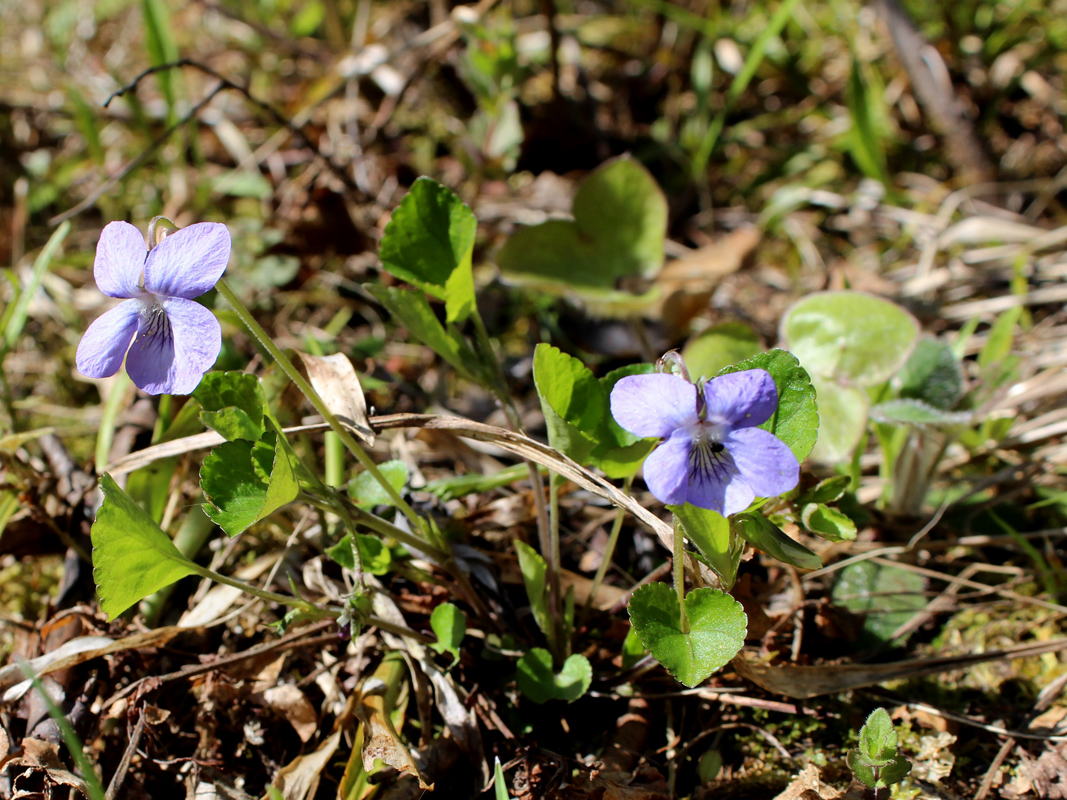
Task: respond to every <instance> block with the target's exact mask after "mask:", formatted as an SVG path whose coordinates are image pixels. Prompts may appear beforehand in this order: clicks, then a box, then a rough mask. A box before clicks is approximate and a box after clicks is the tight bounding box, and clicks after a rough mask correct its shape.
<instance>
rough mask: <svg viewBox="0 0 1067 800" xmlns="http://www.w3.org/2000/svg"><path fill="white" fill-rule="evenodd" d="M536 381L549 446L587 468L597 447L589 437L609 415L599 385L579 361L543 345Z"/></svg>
mask: <svg viewBox="0 0 1067 800" xmlns="http://www.w3.org/2000/svg"><path fill="white" fill-rule="evenodd" d="M533 377H534V386H535V387H536V388H537V396H538V398H539V399H540V401H541V410H542V412H543V413H544V415H545V425H546V427H547V428H548V442H549V444H551V445H552V446H553V447H554V448H556V449H557V450H559V451H561V452H562V453H564V454H566V455H568V456H570V457H571V458H573V459H574V460H575V461H577V462H578V463H579V464H584V463H585V462H586V459H587V458H588V456H589V454H590V452H592V450H593V447H594V446H595V444H596V442H595V440H594V439H593V438H592V437H591V436H590V434H591V433H593V432H595V431H596V430H597V428H599V427H600V425H601V420H602V419H603V417H604V415H605V414H606V413H607V403H606V402H605V399H604V394H603V391H602V390H601V388H600V383H599V382H598V381H597V379H596V378H595V377H593V373H592V372H590V370H589V368H588V367H586V366H585V364H583V363H582V362H581V361H579V360H578V359H577V358H574V357H573V356H569V355H567V354H566V353H564V352H562V351H561V350H559V349H558V348H556V347H553V346H552V345H549V344H545V343H543V342H542V343H541V344H539V345H537V348H536V349H535V350H534V361H533Z"/></svg>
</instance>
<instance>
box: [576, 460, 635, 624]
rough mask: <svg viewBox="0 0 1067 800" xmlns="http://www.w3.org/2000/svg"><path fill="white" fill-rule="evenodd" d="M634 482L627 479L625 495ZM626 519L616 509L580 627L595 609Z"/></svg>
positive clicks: (632, 479) (624, 488)
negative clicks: (601, 585)
mask: <svg viewBox="0 0 1067 800" xmlns="http://www.w3.org/2000/svg"><path fill="white" fill-rule="evenodd" d="M633 482H634V478H633V475H631V476H629V477H628V478H626V480H624V481H623V484H622V491H623V493H624V494H629V493H630V486H631V484H632V483H633ZM624 519H626V514H625V513H623V510H622V509H621V508H617V509H615V521H614V522H613V523H612V525H611V533H610V534H609V535H608V545H607V547H605V548H604V557H603V559H602V560H601V562H600V566H599V567H597V570H596V575H595V576H594V577H593V588H592V589H590V590H589V599H588V600H586V601H585V608H584V609H582V618H581V622H580V623H579V625H578V627H579V628H580V627H582V625H583V624H584V623H585V619H586V617H587V616H589V611H590V610H591V609H592V608H593V603H594V602H596V596H597V592H599V591H600V584H602V583H603V582H604V578H605V577H606V576H607V574H608V568H609V567H610V566H611V562H612V559H613V558H614V557H615V548H616V547H617V546H618V544H619V534H620V533H621V532H622V523H623V520H624Z"/></svg>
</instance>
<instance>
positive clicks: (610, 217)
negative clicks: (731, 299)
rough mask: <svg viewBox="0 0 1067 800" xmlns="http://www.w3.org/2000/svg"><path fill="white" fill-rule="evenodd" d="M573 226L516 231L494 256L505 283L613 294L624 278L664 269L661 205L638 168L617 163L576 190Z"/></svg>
mask: <svg viewBox="0 0 1067 800" xmlns="http://www.w3.org/2000/svg"><path fill="white" fill-rule="evenodd" d="M572 211H573V214H574V220H573V221H571V220H549V221H548V222H543V223H541V224H540V225H534V226H531V227H529V228H522V229H520V230H518V231H517V232H515V233H514V234H513V235H512V236H511V238H509V239H508V240H507V242H506V243H505V244H504V247H503V249H502V250H501V251H500V254H499V256H498V257H497V264H498V265H499V266H500V270H501V272H502V273H504V275H505V276H506V277H508V278H513V279H516V280H518V281H520V282H531V283H534V284H540V285H543V286H545V287H546V288H549V287H551V285H552V284H558V285H559V286H560V287H561V288H567V287H570V288H572V289H580V290H585V289H589V290H594V291H595V290H600V291H605V290H606V291H611V290H613V289H614V288H615V281H616V280H617V279H619V278H623V277H629V276H642V277H652V276H654V275H655V274H656V273H658V272H659V270H660V268H661V267H662V266H663V259H664V255H663V240H664V238H665V237H666V234H667V199H666V197H665V196H664V195H663V192H662V190H661V189H660V188H659V186H658V185H657V184H656V181H655V179H654V178H653V177H652V176H651V175H650V174H649V172H648V170H646V169H645V168H644V167H643V166H641V164H640V163H638V162H637V161H634V160H633V159H632V158H628V157H623V158H619V159H616V160H614V161H611V162H608V163H607V164H604V165H603V166H601V167H600V168H599V169H597V170H596V171H594V172H593V173H592V174H591V175H590V176H589V177H588V178H586V180H585V181H584V182H583V183H582V185H581V187H580V188H579V189H578V193H577V194H576V195H575V197H574V204H573V206H572Z"/></svg>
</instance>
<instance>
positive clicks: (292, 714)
mask: <svg viewBox="0 0 1067 800" xmlns="http://www.w3.org/2000/svg"><path fill="white" fill-rule="evenodd" d="M260 700H261V702H262V703H263V705H265V706H267V707H268V708H269V709H270V710H271V711H273V712H275V713H276V714H278V715H280V716H282V717H285V719H286V720H288V722H289V724H290V725H292V726H293V730H295V731H296V735H297V736H299V737H300V741H302V742H309V741H311V737H312V736H314V735H315V731H317V730H318V729H319V715H318V713H317V712H316V711H315V707H314V706H313V705H311V701H310V700H308V699H307V696H306V695H305V694H304V693H303V692H302V691H300V690H299V689H298V688H296V687H295V686H293V685H292V684H291V683H286V684H282V685H281V686H273V687H271V688H270V689H267V690H266V691H265V692H263V693H262V694H261V695H260Z"/></svg>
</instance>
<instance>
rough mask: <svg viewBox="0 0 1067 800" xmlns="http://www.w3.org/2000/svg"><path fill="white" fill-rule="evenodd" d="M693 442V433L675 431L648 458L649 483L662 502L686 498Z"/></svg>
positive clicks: (646, 481) (647, 483)
mask: <svg viewBox="0 0 1067 800" xmlns="http://www.w3.org/2000/svg"><path fill="white" fill-rule="evenodd" d="M634 377H636V376H634ZM623 380H626V379H625V378H623ZM621 382H622V381H620V383H621ZM617 385H618V384H616V386H617ZM692 446H693V439H692V437H691V436H690V435H689V433H687V432H686V431H675V433H674V434H673V435H672V436H671V437H670V438H669V439H668V440H667V441H665V442H664V443H663V444H661V445H660V446H659V447H657V448H656V449H655V450H653V451H652V453H651V455H649V457H648V458H646V459H645V465H644V467H643V469H642V472H643V474H644V476H645V484H646V485H647V486H648V490H649V491H650V492H652V496H653V497H655V498H656V499H657V500H659V501H660V502H661V503H666V504H667V505H669V506H673V505H681V504H682V503H684V502H685V497H686V491H687V486H688V484H689V450H690V448H691V447H692Z"/></svg>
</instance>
